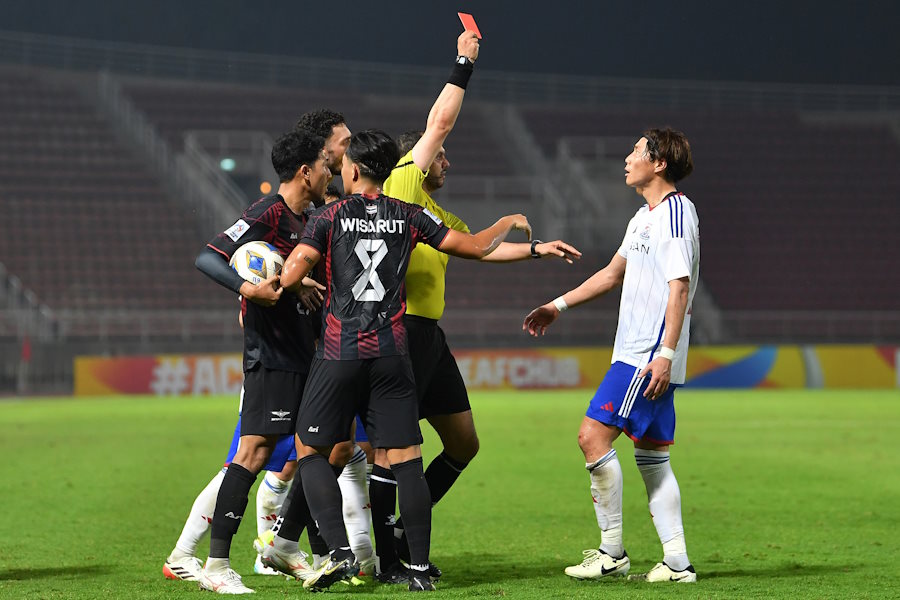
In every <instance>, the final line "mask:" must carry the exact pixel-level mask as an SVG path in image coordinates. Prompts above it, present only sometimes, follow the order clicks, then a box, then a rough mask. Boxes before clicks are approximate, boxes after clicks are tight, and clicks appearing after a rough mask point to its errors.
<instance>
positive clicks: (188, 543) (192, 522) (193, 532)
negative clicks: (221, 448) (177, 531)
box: [169, 469, 225, 560]
mask: <svg viewBox="0 0 900 600" xmlns="http://www.w3.org/2000/svg"><path fill="white" fill-rule="evenodd" d="M224 477H225V469H222V470H221V471H219V472H218V473H216V476H215V477H213V478H212V479H211V480H210V482H209V483H208V484H206V487H205V488H203V491H202V492H200V494H199V495H198V496H197V498H196V500H194V504H193V506H191V513H190V514H189V515H188V518H187V521H185V523H184V529H182V530H181V535H180V536H179V537H178V541H177V542H175V549H174V550H172V553H171V554H170V555H169V559H170V560H171V559H176V558H181V557H184V556H194V552H196V551H197V544H199V543H200V540H201V539H203V536H204V535H205V534H206V532H207V531H209V525H210V523H211V522H212V518H213V512H215V510H216V496H218V495H219V487H220V486H221V485H222V479H223V478H224Z"/></svg>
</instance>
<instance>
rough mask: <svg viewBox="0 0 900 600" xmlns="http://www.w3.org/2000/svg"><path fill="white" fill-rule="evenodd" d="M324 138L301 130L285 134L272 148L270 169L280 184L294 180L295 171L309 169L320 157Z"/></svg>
mask: <svg viewBox="0 0 900 600" xmlns="http://www.w3.org/2000/svg"><path fill="white" fill-rule="evenodd" d="M324 147H325V138H323V137H322V136H319V135H316V134H314V133H310V132H309V131H305V130H302V129H295V130H294V131H289V132H288V133H285V134H284V135H282V136H281V137H280V138H278V139H277V140H275V144H274V145H273V146H272V167H274V168H275V173H277V174H278V180H279V181H281V183H287V182H288V181H291V180H292V179H294V176H295V175H296V174H297V170H298V169H299V168H300V167H301V166H303V165H307V166H309V167H311V166H313V164H314V163H315V162H316V161H317V160H319V158H321V157H322V149H323V148H324Z"/></svg>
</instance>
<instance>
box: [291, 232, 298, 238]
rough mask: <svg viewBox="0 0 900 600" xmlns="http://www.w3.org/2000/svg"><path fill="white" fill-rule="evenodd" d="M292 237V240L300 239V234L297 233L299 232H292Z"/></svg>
mask: <svg viewBox="0 0 900 600" xmlns="http://www.w3.org/2000/svg"><path fill="white" fill-rule="evenodd" d="M291 239H292V240H296V239H300V236H298V235H297V232H296V231H294V232H292V233H291Z"/></svg>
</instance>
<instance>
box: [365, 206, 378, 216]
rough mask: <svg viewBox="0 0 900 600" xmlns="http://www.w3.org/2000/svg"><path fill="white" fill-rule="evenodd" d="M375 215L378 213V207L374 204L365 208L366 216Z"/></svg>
mask: <svg viewBox="0 0 900 600" xmlns="http://www.w3.org/2000/svg"><path fill="white" fill-rule="evenodd" d="M377 213H378V207H377V206H375V205H374V204H369V205H368V206H366V214H367V215H374V214H377Z"/></svg>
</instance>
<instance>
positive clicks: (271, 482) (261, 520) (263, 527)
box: [256, 471, 292, 535]
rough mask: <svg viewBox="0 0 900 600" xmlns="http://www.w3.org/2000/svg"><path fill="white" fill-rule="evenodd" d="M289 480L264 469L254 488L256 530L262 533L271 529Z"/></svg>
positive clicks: (289, 487) (285, 496) (289, 482)
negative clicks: (259, 480)
mask: <svg viewBox="0 0 900 600" xmlns="http://www.w3.org/2000/svg"><path fill="white" fill-rule="evenodd" d="M291 483H292V482H291V481H282V480H280V479H278V477H276V476H275V473H272V472H271V471H266V476H265V477H263V480H262V482H260V484H259V489H257V490H256V532H257V535H262V534H264V533H265V532H267V531H268V530H270V529H272V525H274V524H275V519H277V518H278V511H280V510H281V505H282V504H284V499H285V498H287V495H288V492H289V491H290V489H291Z"/></svg>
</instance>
